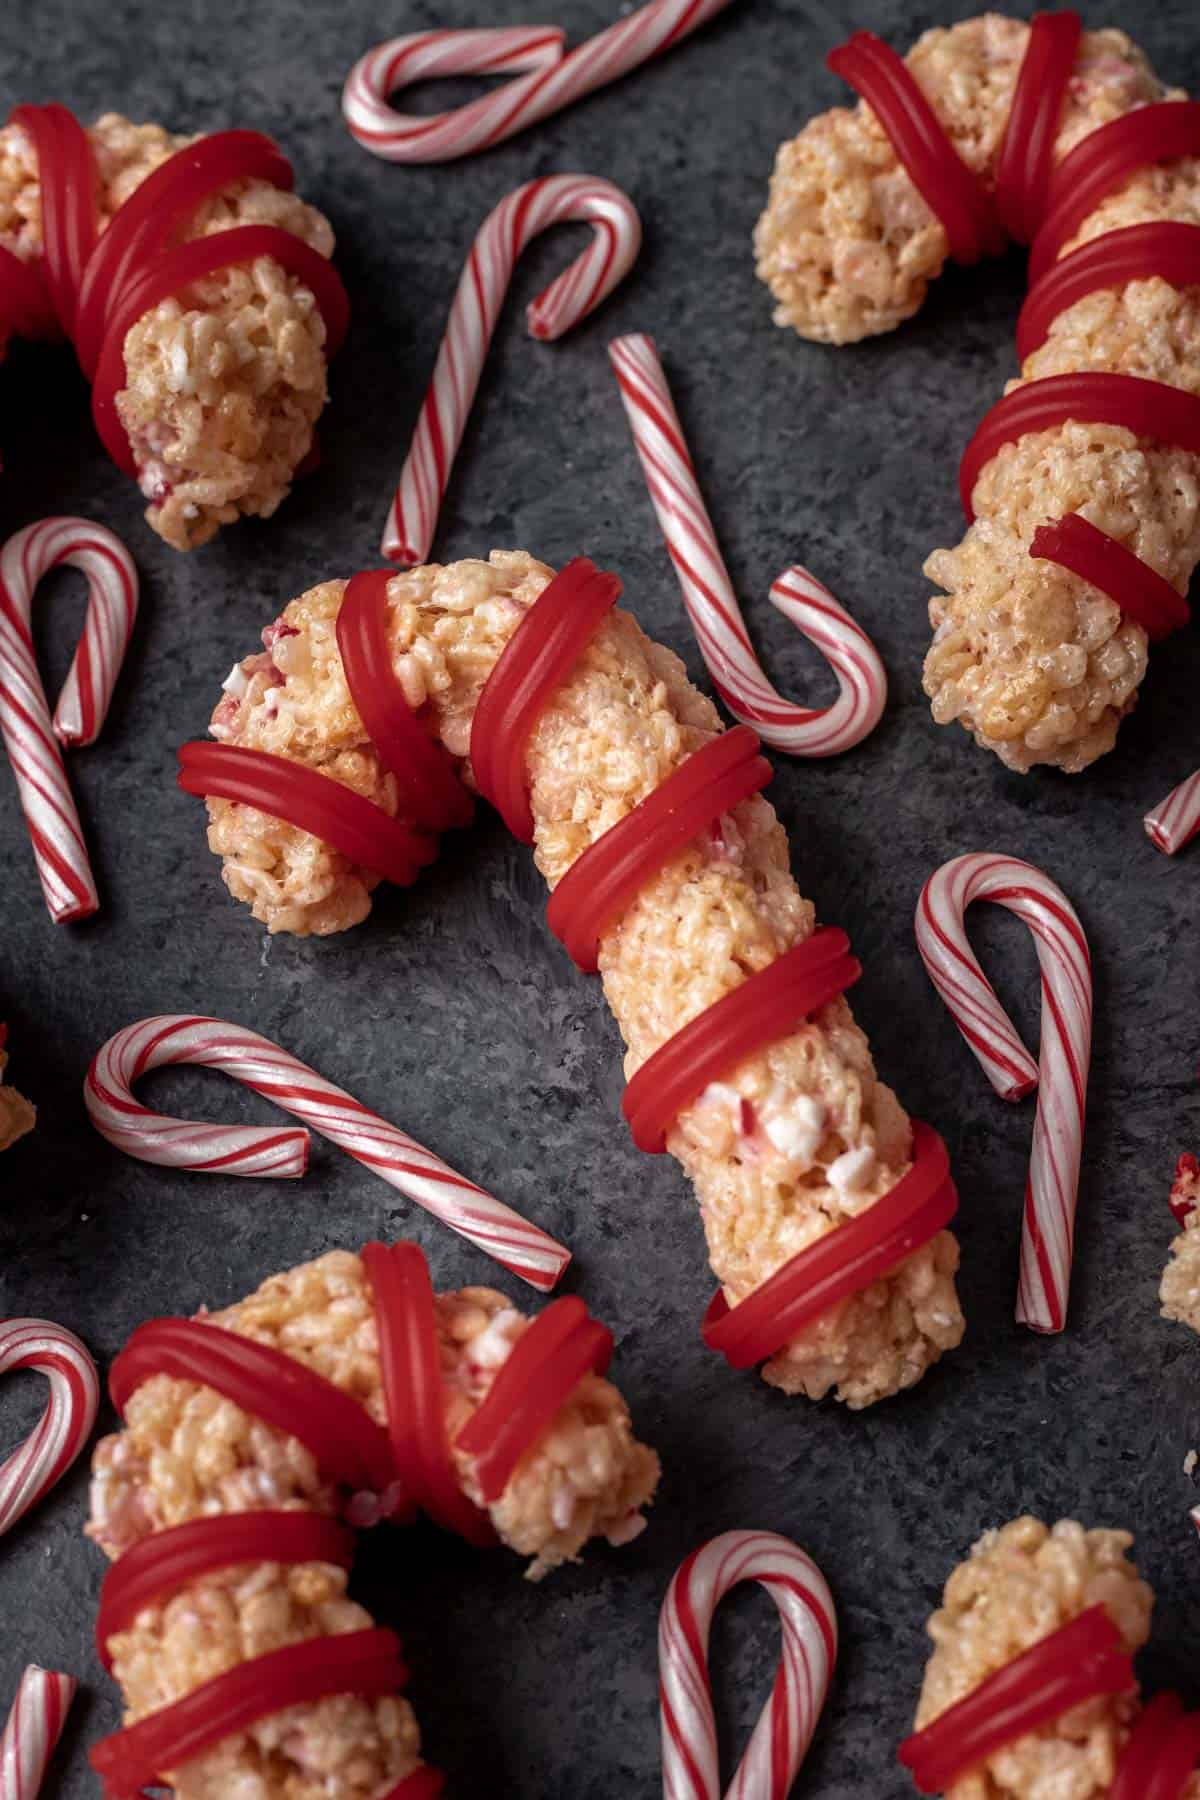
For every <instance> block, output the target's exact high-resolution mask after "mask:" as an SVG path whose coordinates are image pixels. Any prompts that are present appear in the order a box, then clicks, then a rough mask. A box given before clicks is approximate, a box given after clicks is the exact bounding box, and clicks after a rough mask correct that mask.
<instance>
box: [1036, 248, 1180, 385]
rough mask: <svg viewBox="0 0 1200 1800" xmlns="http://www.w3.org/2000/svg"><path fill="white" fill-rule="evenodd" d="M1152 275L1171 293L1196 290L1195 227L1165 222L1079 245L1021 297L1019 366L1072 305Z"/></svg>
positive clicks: (1046, 336) (1040, 343)
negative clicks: (1174, 289) (1172, 290)
mask: <svg viewBox="0 0 1200 1800" xmlns="http://www.w3.org/2000/svg"><path fill="white" fill-rule="evenodd" d="M1154 275H1157V276H1159V277H1161V279H1162V280H1163V281H1169V282H1170V284H1171V286H1172V287H1195V286H1197V285H1200V225H1184V224H1181V223H1180V222H1179V221H1178V220H1170V219H1168V220H1159V221H1158V222H1157V223H1155V224H1150V225H1126V226H1124V227H1123V228H1122V229H1121V230H1120V231H1106V232H1105V233H1104V236H1103V237H1098V238H1093V239H1092V241H1091V242H1090V243H1088V244H1081V245H1080V246H1079V249H1078V250H1072V252H1071V254H1070V255H1069V256H1064V257H1063V258H1062V260H1061V261H1060V262H1056V263H1055V264H1053V266H1052V267H1051V268H1049V269H1047V271H1046V273H1045V274H1044V275H1043V276H1042V278H1041V280H1040V281H1039V282H1037V284H1036V285H1035V286H1034V287H1032V288H1031V289H1030V291H1029V293H1028V294H1027V295H1026V297H1025V304H1024V305H1023V306H1022V308H1021V311H1020V315H1019V317H1018V319H1017V353H1018V355H1019V356H1020V358H1021V361H1022V362H1024V361H1025V359H1026V357H1029V356H1032V355H1033V353H1034V351H1035V350H1037V349H1038V348H1039V347H1040V346H1041V345H1042V344H1044V343H1045V341H1046V339H1047V338H1048V337H1049V335H1050V327H1051V326H1052V325H1053V323H1054V321H1055V319H1057V318H1058V316H1059V314H1060V313H1062V312H1065V311H1066V309H1067V307H1068V306H1074V304H1075V302H1076V301H1077V300H1082V299H1084V298H1085V296H1086V295H1088V294H1095V293H1099V292H1100V291H1101V289H1104V288H1119V287H1124V285H1125V283H1126V282H1127V281H1149V280H1150V278H1151V277H1152V276H1154Z"/></svg>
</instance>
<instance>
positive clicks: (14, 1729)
mask: <svg viewBox="0 0 1200 1800" xmlns="http://www.w3.org/2000/svg"><path fill="white" fill-rule="evenodd" d="M77 1686H78V1683H77V1682H76V1680H75V1677H74V1676H73V1675H58V1674H56V1673H55V1672H54V1671H53V1670H51V1669H39V1668H38V1666H37V1664H36V1663H30V1665H29V1667H28V1668H27V1669H26V1671H25V1673H24V1674H23V1675H22V1677H21V1680H20V1683H19V1685H18V1687H17V1697H16V1699H15V1700H14V1701H13V1703H12V1711H11V1712H10V1713H9V1715H8V1723H7V1724H6V1725H5V1727H4V1735H3V1737H0V1796H3V1800H35V1796H36V1795H37V1793H38V1792H39V1790H40V1788H41V1785H42V1783H43V1781H44V1780H45V1779H46V1770H47V1769H48V1768H49V1767H50V1758H51V1757H52V1756H53V1755H54V1748H55V1745H56V1744H57V1743H58V1740H59V1738H60V1737H61V1736H62V1729H63V1726H64V1725H65V1724H66V1722H67V1713H68V1711H69V1710H70V1706H71V1702H72V1700H73V1699H74V1698H75V1689H76V1687H77Z"/></svg>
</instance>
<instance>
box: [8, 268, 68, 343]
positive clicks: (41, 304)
mask: <svg viewBox="0 0 1200 1800" xmlns="http://www.w3.org/2000/svg"><path fill="white" fill-rule="evenodd" d="M0 332H4V333H5V334H6V335H8V334H10V333H11V335H12V336H13V337H23V338H52V337H57V336H58V320H57V318H56V316H55V312H54V307H53V306H52V304H51V301H50V296H49V294H48V293H47V292H46V289H45V287H44V286H43V285H42V282H41V281H40V280H39V278H38V273H37V270H36V268H35V267H34V265H33V264H32V263H25V262H22V261H21V259H20V257H19V256H14V255H13V253H12V251H11V250H6V249H5V248H4V247H3V246H2V245H0Z"/></svg>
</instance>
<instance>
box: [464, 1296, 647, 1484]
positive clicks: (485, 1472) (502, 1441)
mask: <svg viewBox="0 0 1200 1800" xmlns="http://www.w3.org/2000/svg"><path fill="white" fill-rule="evenodd" d="M612 1348H613V1339H612V1332H611V1331H609V1330H608V1329H607V1327H606V1326H604V1325H600V1324H597V1322H596V1321H595V1320H594V1319H589V1317H588V1312H587V1308H586V1306H584V1304H583V1301H582V1300H578V1299H576V1298H575V1297H574V1296H569V1297H565V1298H563V1299H561V1300H553V1301H551V1303H550V1305H549V1306H548V1307H547V1308H546V1310H545V1312H543V1313H539V1315H538V1317H537V1318H536V1319H534V1320H533V1322H532V1323H531V1324H530V1325H528V1326H527V1327H526V1329H525V1330H524V1331H523V1332H522V1333H521V1335H520V1337H519V1338H518V1339H517V1341H516V1343H515V1344H514V1345H513V1347H512V1349H511V1350H510V1352H509V1354H508V1358H507V1360H506V1361H505V1362H504V1363H502V1364H501V1366H500V1370H499V1373H498V1374H497V1376H496V1378H495V1380H494V1381H493V1383H492V1385H491V1387H490V1388H489V1390H488V1393H487V1395H486V1397H485V1399H484V1401H483V1404H482V1405H481V1406H480V1407H479V1408H478V1410H477V1411H476V1412H475V1413H473V1414H472V1416H471V1418H470V1419H468V1421H467V1423H466V1424H465V1425H464V1426H463V1428H462V1430H461V1431H460V1432H459V1434H458V1436H457V1438H456V1439H455V1449H456V1450H459V1451H461V1452H462V1453H463V1454H464V1455H466V1456H470V1457H471V1458H473V1460H474V1463H475V1477H476V1480H477V1481H478V1482H479V1486H480V1489H481V1490H482V1493H483V1496H484V1499H485V1500H487V1501H488V1502H489V1503H490V1502H491V1501H493V1500H498V1499H499V1498H500V1496H501V1494H502V1493H503V1492H504V1490H505V1488H506V1487H507V1486H508V1483H509V1481H510V1479H511V1478H512V1474H513V1471H514V1470H515V1468H516V1466H517V1464H518V1463H519V1462H520V1460H521V1458H522V1456H523V1455H524V1454H525V1452H526V1451H527V1450H528V1449H529V1448H530V1447H531V1445H533V1444H535V1443H536V1442H537V1440H538V1438H539V1437H540V1436H541V1435H542V1433H543V1432H544V1431H545V1430H546V1428H547V1426H548V1425H549V1424H550V1421H551V1420H552V1419H553V1418H554V1415H555V1414H556V1413H557V1412H558V1410H559V1408H560V1407H561V1406H562V1405H563V1404H564V1402H565V1401H566V1400H567V1398H568V1396H569V1395H570V1394H572V1393H573V1392H574V1390H575V1389H576V1387H578V1385H579V1383H580V1382H581V1381H582V1380H583V1378H584V1376H585V1375H586V1374H587V1373H588V1372H589V1370H591V1371H594V1372H595V1373H596V1374H598V1375H603V1374H604V1372H605V1370H606V1369H607V1368H608V1365H609V1362H610V1360H611V1358H612Z"/></svg>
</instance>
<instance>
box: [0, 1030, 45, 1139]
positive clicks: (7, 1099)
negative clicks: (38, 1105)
mask: <svg viewBox="0 0 1200 1800" xmlns="http://www.w3.org/2000/svg"><path fill="white" fill-rule="evenodd" d="M7 1044H8V1026H7V1025H5V1024H3V1023H0V1150H7V1149H8V1148H9V1146H10V1145H11V1144H15V1143H16V1141H17V1139H18V1138H20V1137H24V1136H25V1133H26V1132H27V1131H32V1130H33V1127H34V1125H35V1123H36V1122H37V1114H36V1112H35V1111H34V1109H33V1107H32V1106H31V1105H30V1103H29V1101H28V1100H26V1098H25V1096H24V1094H18V1092H17V1090H16V1088H14V1087H9V1086H8V1085H7V1084H6V1082H5V1080H4V1071H5V1069H6V1068H7V1067H8V1050H7Z"/></svg>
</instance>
